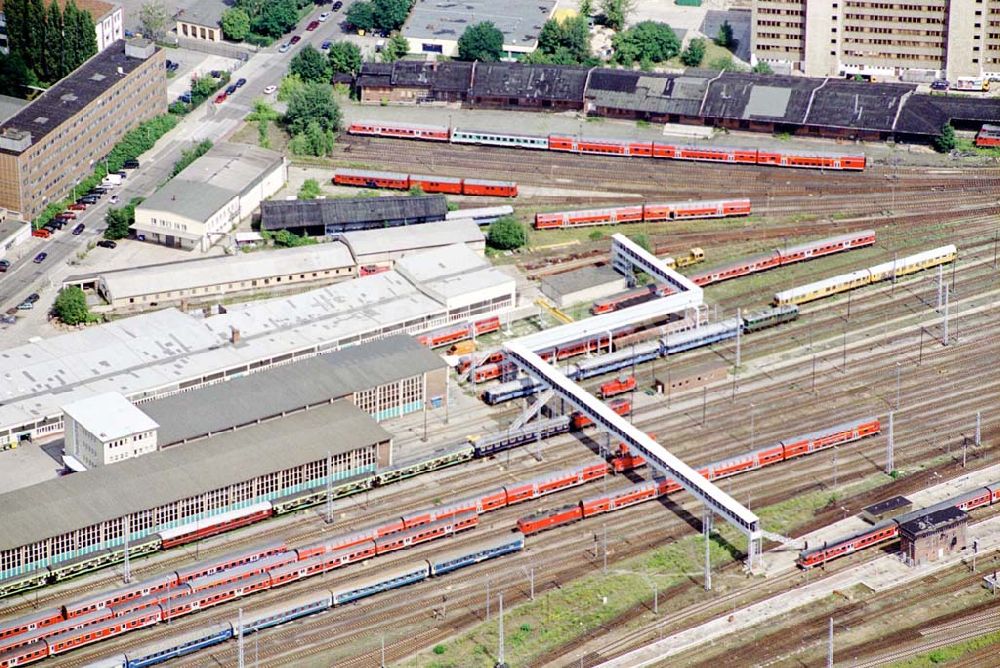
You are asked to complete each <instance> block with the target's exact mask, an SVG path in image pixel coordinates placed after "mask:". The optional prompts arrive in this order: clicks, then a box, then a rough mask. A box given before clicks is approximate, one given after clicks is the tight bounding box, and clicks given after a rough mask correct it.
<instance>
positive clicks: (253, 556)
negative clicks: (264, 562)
mask: <svg viewBox="0 0 1000 668" xmlns="http://www.w3.org/2000/svg"><path fill="white" fill-rule="evenodd" d="M285 552H288V546H287V545H286V544H285V543H284V541H274V542H272V543H266V544H264V545H261V546H259V547H255V548H253V549H251V550H239V551H236V552H229V553H227V554H224V555H222V556H219V557H216V558H214V559H210V560H206V561H200V562H198V563H196V564H192V565H191V566H187V567H185V568H178V569H177V570H176V571H174V574H175V575H176V576H177V583H178V584H183V583H185V582H187V581H189V580H194V579H195V578H200V577H203V576H206V575H212V574H213V573H218V572H220V571H224V570H226V569H230V568H236V567H238V566H244V565H246V564H250V563H253V562H255V561H260V560H261V559H264V558H266V557H270V556H272V555H275V554H282V553H285Z"/></svg>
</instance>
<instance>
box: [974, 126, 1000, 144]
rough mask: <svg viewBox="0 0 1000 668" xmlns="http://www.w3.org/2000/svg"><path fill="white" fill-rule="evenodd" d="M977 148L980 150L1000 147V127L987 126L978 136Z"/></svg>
mask: <svg viewBox="0 0 1000 668" xmlns="http://www.w3.org/2000/svg"><path fill="white" fill-rule="evenodd" d="M976 146H978V147H979V148H997V147H1000V125H990V124H988V123H987V124H985V125H983V127H982V128H981V129H980V130H979V132H978V133H977V134H976Z"/></svg>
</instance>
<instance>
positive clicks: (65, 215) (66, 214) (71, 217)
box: [59, 211, 76, 220]
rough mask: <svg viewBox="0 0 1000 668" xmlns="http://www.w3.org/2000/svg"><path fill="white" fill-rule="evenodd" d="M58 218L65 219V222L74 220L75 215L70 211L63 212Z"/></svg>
mask: <svg viewBox="0 0 1000 668" xmlns="http://www.w3.org/2000/svg"><path fill="white" fill-rule="evenodd" d="M59 217H60V218H66V219H67V220H75V219H76V214H75V213H73V212H72V211H63V212H62V213H60V214H59Z"/></svg>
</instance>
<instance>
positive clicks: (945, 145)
mask: <svg viewBox="0 0 1000 668" xmlns="http://www.w3.org/2000/svg"><path fill="white" fill-rule="evenodd" d="M956 145H957V142H956V140H955V128H953V127H951V123H945V124H944V125H942V126H941V134H939V135H938V136H937V137H935V138H934V150H936V151H937V152H938V153H950V152H951V151H954V150H955V146H956Z"/></svg>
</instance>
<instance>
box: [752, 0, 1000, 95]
mask: <svg viewBox="0 0 1000 668" xmlns="http://www.w3.org/2000/svg"><path fill="white" fill-rule="evenodd" d="M997 16H1000V0H952V1H950V2H949V1H946V0H905V1H903V2H874V3H873V2H862V1H857V0H847V1H846V2H840V3H837V2H832V3H831V2H806V0H755V1H754V3H753V19H752V27H751V31H752V32H751V45H752V51H753V57H754V58H755V59H756V60H758V61H764V62H767V63H771V64H772V65H774V66H777V67H778V68H780V69H784V70H794V71H799V72H804V73H805V74H806V75H808V76H844V75H848V76H849V75H854V74H861V75H867V76H874V77H876V78H879V77H885V78H895V77H897V76H900V75H904V76H911V75H912V76H916V77H917V78H920V77H921V75H923V78H924V79H926V80H932V79H934V78H936V77H943V78H948V79H956V78H958V77H963V76H968V77H981V76H989V75H990V74H997V73H1000V30H997V27H998V22H997V20H996V18H997Z"/></svg>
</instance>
